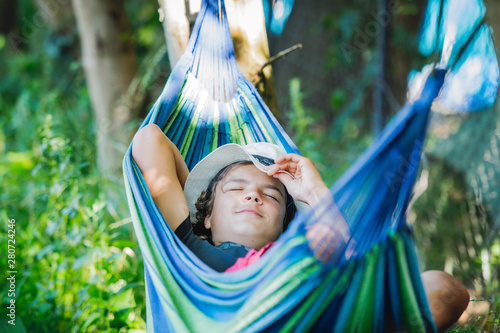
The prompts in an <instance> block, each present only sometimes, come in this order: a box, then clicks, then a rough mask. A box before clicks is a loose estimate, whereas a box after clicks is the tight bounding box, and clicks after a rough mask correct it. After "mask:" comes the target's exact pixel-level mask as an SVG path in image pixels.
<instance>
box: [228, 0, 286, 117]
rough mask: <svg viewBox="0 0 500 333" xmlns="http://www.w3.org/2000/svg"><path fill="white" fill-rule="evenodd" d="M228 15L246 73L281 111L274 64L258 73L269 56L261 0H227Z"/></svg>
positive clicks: (260, 91) (267, 100) (267, 102)
mask: <svg viewBox="0 0 500 333" xmlns="http://www.w3.org/2000/svg"><path fill="white" fill-rule="evenodd" d="M226 10H227V19H228V21H229V27H230V29H231V35H232V36H233V44H234V54H235V56H236V61H237V62H238V66H239V67H240V70H241V71H242V72H243V75H245V77H246V78H247V79H249V80H250V81H252V83H254V85H255V86H256V88H257V90H258V91H259V93H260V94H261V96H262V98H263V99H264V101H265V102H266V104H267V106H268V107H269V108H270V109H271V110H272V111H273V112H274V113H275V114H278V101H277V98H276V90H275V88H274V80H273V76H272V67H271V66H267V67H266V68H264V70H263V73H262V74H263V77H262V78H256V75H257V73H258V72H259V71H260V70H261V68H262V66H263V65H264V64H265V63H266V61H267V60H268V59H269V44H268V41H267V33H266V22H265V18H264V8H263V6H262V0H226Z"/></svg>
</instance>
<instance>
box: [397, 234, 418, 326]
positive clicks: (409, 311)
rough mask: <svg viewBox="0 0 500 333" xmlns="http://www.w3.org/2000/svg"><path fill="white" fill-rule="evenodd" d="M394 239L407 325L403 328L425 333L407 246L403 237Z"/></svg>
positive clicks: (404, 322) (404, 317) (404, 316)
mask: <svg viewBox="0 0 500 333" xmlns="http://www.w3.org/2000/svg"><path fill="white" fill-rule="evenodd" d="M392 239H393V244H394V249H395V252H396V262H397V265H398V272H399V274H398V278H399V290H400V292H401V304H402V308H403V309H402V310H403V311H402V313H403V319H405V320H404V321H403V324H404V325H405V324H406V325H405V326H406V327H403V328H404V329H406V330H408V331H409V332H425V331H426V330H425V324H424V321H423V318H422V314H421V312H420V308H419V306H418V302H417V297H416V295H415V291H414V287H413V283H412V280H411V275H410V270H409V268H408V263H407V260H408V258H407V257H406V251H405V245H404V243H403V240H402V238H401V236H393V237H392Z"/></svg>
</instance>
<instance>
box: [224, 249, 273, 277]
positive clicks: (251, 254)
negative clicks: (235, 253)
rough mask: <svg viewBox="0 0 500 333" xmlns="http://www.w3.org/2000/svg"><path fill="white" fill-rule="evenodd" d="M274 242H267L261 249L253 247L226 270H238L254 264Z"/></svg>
mask: <svg viewBox="0 0 500 333" xmlns="http://www.w3.org/2000/svg"><path fill="white" fill-rule="evenodd" d="M273 244H274V242H271V243H269V244H267V245H266V246H264V247H263V248H262V249H260V250H259V251H256V250H254V249H251V250H250V251H248V253H247V254H246V256H244V257H243V258H238V259H237V260H236V262H235V263H234V264H233V266H231V267H229V268H228V269H226V272H235V271H237V270H240V269H242V268H245V267H247V266H249V265H251V264H253V263H254V262H256V261H257V260H259V259H260V257H262V255H263V254H264V252H266V251H267V249H269V248H270V247H271V245H273Z"/></svg>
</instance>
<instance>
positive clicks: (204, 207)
mask: <svg viewBox="0 0 500 333" xmlns="http://www.w3.org/2000/svg"><path fill="white" fill-rule="evenodd" d="M248 164H253V163H252V162H250V161H239V162H235V163H232V164H229V165H227V166H226V167H224V168H222V169H221V170H220V171H219V172H218V173H217V174H216V175H215V177H214V178H212V180H211V181H210V183H209V184H208V187H207V189H206V190H205V191H203V192H201V194H200V196H199V197H198V200H196V203H195V207H196V210H197V212H196V216H195V221H194V222H192V225H193V233H194V234H195V235H197V236H199V237H200V238H201V239H206V240H208V241H209V242H210V243H211V244H212V245H213V242H212V231H211V230H210V229H207V228H205V218H206V217H207V216H210V214H212V209H213V208H214V201H215V190H216V188H217V185H218V184H219V183H220V181H221V180H222V179H223V178H224V177H225V176H226V175H227V174H228V173H229V171H231V170H232V169H233V168H235V167H237V166H240V165H248ZM285 192H286V213H285V220H284V221H283V231H285V230H286V228H287V227H288V224H290V222H291V221H292V220H293V218H294V216H295V212H296V211H297V208H296V207H295V204H294V203H293V199H292V197H291V196H290V194H288V191H287V190H286V187H285Z"/></svg>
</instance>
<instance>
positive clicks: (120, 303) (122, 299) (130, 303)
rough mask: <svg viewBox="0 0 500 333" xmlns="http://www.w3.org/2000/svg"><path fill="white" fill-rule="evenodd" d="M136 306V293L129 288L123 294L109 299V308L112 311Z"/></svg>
mask: <svg viewBox="0 0 500 333" xmlns="http://www.w3.org/2000/svg"><path fill="white" fill-rule="evenodd" d="M132 307H135V300H134V293H133V290H132V289H127V290H126V291H124V292H122V293H121V294H118V295H114V296H112V297H111V298H110V299H109V309H110V310H111V311H120V310H123V309H128V308H132Z"/></svg>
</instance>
